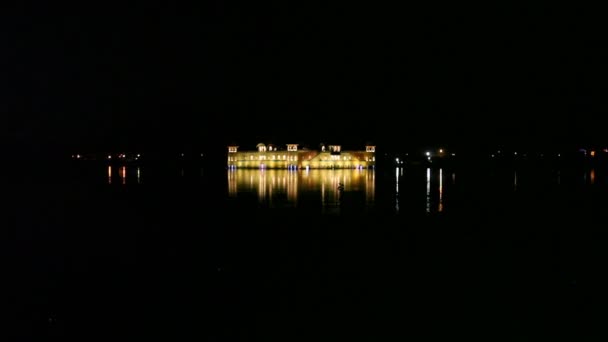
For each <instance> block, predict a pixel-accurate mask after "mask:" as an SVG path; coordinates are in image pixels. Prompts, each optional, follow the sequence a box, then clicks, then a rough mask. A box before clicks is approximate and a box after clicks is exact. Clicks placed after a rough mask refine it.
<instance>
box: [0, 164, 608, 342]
mask: <svg viewBox="0 0 608 342" xmlns="http://www.w3.org/2000/svg"><path fill="white" fill-rule="evenodd" d="M15 168H16V169H18V166H15ZM45 172H46V171H43V170H42V169H41V170H35V169H34V170H29V171H28V172H26V174H27V175H26V176H23V177H18V176H15V177H12V178H7V179H5V180H4V188H5V192H4V194H5V196H4V197H5V200H6V202H5V203H6V204H5V209H7V210H6V217H5V219H7V221H6V222H7V224H6V225H3V226H4V228H3V229H2V245H1V246H0V247H1V251H2V252H1V253H2V259H3V264H2V266H3V267H2V270H3V277H2V279H3V283H4V285H5V286H6V285H8V286H6V287H5V289H4V290H3V299H5V301H3V303H6V304H3V311H4V312H5V316H4V318H3V324H4V325H5V326H6V327H7V328H5V329H3V330H2V332H0V333H1V334H3V335H6V336H7V338H5V339H2V340H6V341H29V340H37V341H44V340H57V341H64V340H78V341H90V340H104V341H108V340H116V339H130V340H151V339H161V340H176V341H177V340H198V341H249V340H252V341H253V340H255V341H387V340H390V341H393V340H395V341H397V340H399V341H403V340H406V339H410V340H413V341H427V340H437V339H439V338H440V339H443V340H446V339H449V340H456V339H458V340H461V339H463V340H473V339H474V340H484V341H487V340H490V341H496V340H507V341H537V340H546V339H553V338H562V339H563V338H569V339H572V340H577V341H592V340H597V341H600V340H601V341H604V340H606V338H607V337H608V329H606V328H605V327H606V322H607V321H608V320H607V319H608V306H607V304H608V295H607V293H608V278H606V276H605V275H606V273H607V269H608V266H607V263H606V262H607V261H608V258H607V256H608V243H607V242H608V232H607V228H608V227H607V226H606V218H607V216H608V211H607V210H606V207H607V205H608V171H607V170H583V169H568V170H566V169H563V170H552V169H548V168H543V169H540V168H537V169H532V168H527V169H518V170H513V169H495V168H487V167H485V168H484V167H479V168H469V169H464V168H461V169H458V170H450V169H436V168H432V169H427V168H411V169H410V168H406V169H390V170H384V171H380V170H378V171H375V172H374V171H365V170H363V171H341V170H336V171H310V172H304V171H300V172H293V171H291V172H290V171H278V170H277V171H273V170H266V171H258V170H238V171H227V170H224V169H221V168H220V169H200V168H197V167H184V168H180V167H162V166H158V165H156V166H152V165H149V166H142V167H139V168H138V167H135V166H131V167H126V168H120V167H114V168H113V169H108V168H107V166H91V167H84V166H78V167H73V168H69V169H61V170H54V171H53V172H52V173H51V175H52V176H49V175H48V174H46V176H45ZM17 174H18V173H17ZM340 184H342V185H343V186H344V190H343V191H339V190H338V186H339V185H340Z"/></svg>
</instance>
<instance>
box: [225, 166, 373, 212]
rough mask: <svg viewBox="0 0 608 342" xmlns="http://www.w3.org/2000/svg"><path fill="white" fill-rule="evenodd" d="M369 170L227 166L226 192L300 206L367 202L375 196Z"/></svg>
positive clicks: (330, 205) (277, 204)
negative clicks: (252, 195)
mask: <svg viewBox="0 0 608 342" xmlns="http://www.w3.org/2000/svg"><path fill="white" fill-rule="evenodd" d="M374 183H375V175H374V171H373V170H302V171H297V170H272V169H262V170H255V169H236V170H235V169H231V170H228V195H229V196H230V197H233V198H237V197H239V196H241V195H242V196H247V194H252V193H253V194H256V195H257V200H258V202H259V203H260V204H262V205H267V206H270V207H277V206H291V207H295V206H300V202H305V203H302V205H305V204H306V203H319V201H320V203H321V206H322V207H323V208H329V207H334V208H339V207H340V206H342V205H343V204H344V203H345V202H347V201H348V202H349V203H350V204H353V205H357V203H359V204H361V205H364V206H370V205H371V204H373V202H374V196H375V185H374Z"/></svg>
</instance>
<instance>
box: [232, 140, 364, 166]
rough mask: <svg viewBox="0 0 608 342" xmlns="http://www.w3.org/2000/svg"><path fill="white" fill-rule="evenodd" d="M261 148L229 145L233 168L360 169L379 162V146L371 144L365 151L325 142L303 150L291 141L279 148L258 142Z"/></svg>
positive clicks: (258, 146)
mask: <svg viewBox="0 0 608 342" xmlns="http://www.w3.org/2000/svg"><path fill="white" fill-rule="evenodd" d="M256 148H257V150H253V151H239V146H235V145H231V146H228V167H229V168H262V169H307V168H310V169H356V168H361V169H364V168H373V167H374V166H375V165H376V146H373V145H367V146H365V150H361V151H343V150H342V147H341V146H340V145H327V146H325V145H321V150H320V151H318V150H309V149H306V148H303V149H299V148H298V144H287V145H286V148H284V149H283V148H282V149H279V148H277V147H276V146H275V145H272V144H268V145H266V144H262V143H260V144H258V145H257V146H256Z"/></svg>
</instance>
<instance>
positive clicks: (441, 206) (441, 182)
mask: <svg viewBox="0 0 608 342" xmlns="http://www.w3.org/2000/svg"><path fill="white" fill-rule="evenodd" d="M437 211H438V212H442V211H443V169H439V206H438V207H437Z"/></svg>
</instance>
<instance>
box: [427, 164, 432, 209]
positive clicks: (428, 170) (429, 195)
mask: <svg viewBox="0 0 608 342" xmlns="http://www.w3.org/2000/svg"><path fill="white" fill-rule="evenodd" d="M426 212H427V213H430V212H431V168H430V167H427V168H426Z"/></svg>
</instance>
